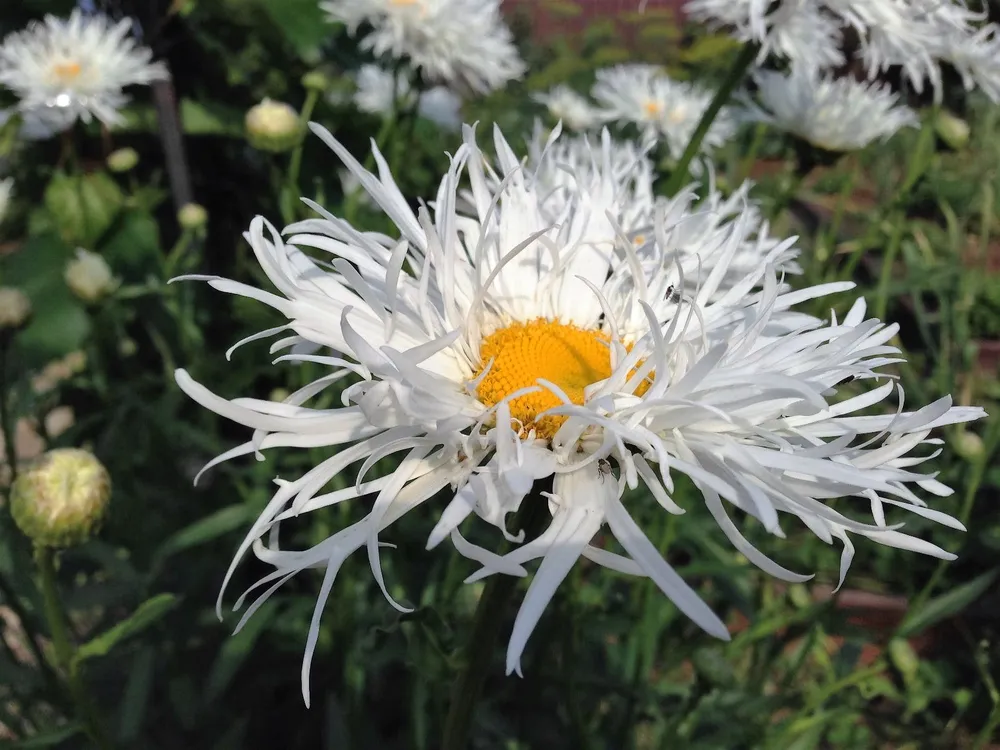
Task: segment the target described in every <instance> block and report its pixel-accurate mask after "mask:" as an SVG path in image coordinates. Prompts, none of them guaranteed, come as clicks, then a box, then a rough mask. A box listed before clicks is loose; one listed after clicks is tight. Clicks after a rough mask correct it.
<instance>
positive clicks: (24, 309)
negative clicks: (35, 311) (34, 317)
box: [0, 286, 31, 330]
mask: <svg viewBox="0 0 1000 750" xmlns="http://www.w3.org/2000/svg"><path fill="white" fill-rule="evenodd" d="M30 315H31V300H29V299H28V295H26V294H25V293H24V292H22V291H21V290H20V289H15V288H14V287H12V286H0V330H16V329H18V328H20V327H21V326H23V325H24V324H25V323H27V322H28V317H29V316H30Z"/></svg>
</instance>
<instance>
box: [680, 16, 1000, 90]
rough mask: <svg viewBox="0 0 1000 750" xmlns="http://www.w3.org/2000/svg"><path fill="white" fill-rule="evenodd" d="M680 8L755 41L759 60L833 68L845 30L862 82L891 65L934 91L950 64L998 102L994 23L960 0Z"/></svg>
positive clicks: (999, 53) (999, 58)
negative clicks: (863, 73) (772, 57)
mask: <svg viewBox="0 0 1000 750" xmlns="http://www.w3.org/2000/svg"><path fill="white" fill-rule="evenodd" d="M685 10H686V11H687V13H688V14H689V15H690V16H691V17H692V18H694V19H695V20H701V21H707V22H709V23H711V24H712V25H713V26H717V27H720V26H721V27H725V28H729V29H731V31H732V33H733V34H734V36H736V38H738V39H740V40H742V41H755V42H757V43H759V44H760V45H761V52H760V58H759V59H761V60H762V59H763V58H764V57H766V56H767V55H769V54H772V53H774V54H777V55H779V56H781V57H786V58H788V59H789V60H791V61H792V63H793V65H794V66H795V67H796V68H800V69H803V70H808V71H813V72H816V71H818V70H820V69H823V68H829V67H835V66H839V65H842V64H843V63H845V62H847V61H846V60H845V59H844V57H843V53H842V51H841V50H842V49H843V39H844V32H845V31H849V32H850V34H851V36H856V37H857V38H858V40H859V42H860V46H859V53H858V54H859V59H861V60H862V61H863V62H864V63H865V65H866V67H867V69H868V78H869V79H872V78H874V77H875V76H876V75H877V74H878V73H880V72H884V71H886V70H887V69H888V68H890V67H892V66H896V65H898V66H901V67H902V69H903V72H904V73H905V74H906V77H907V79H908V80H909V82H910V84H911V85H912V86H913V88H914V89H915V90H916V91H918V92H920V91H922V90H923V88H924V85H925V83H927V82H929V83H930V85H931V88H932V89H934V92H935V94H936V95H937V96H940V94H941V86H942V78H941V67H940V66H941V63H950V64H951V65H953V66H955V68H956V69H957V70H958V71H959V73H961V75H962V78H963V81H964V84H965V88H966V89H968V90H972V89H973V88H975V87H979V88H981V89H982V90H983V91H984V92H985V93H986V95H987V96H989V97H990V99H992V100H993V101H994V102H998V101H1000V27H998V26H997V24H995V23H983V21H984V19H985V18H986V15H985V14H984V13H982V12H980V11H974V10H970V9H969V7H968V4H967V3H966V2H965V0H782V2H780V3H772V2H769V1H767V0H688V2H687V4H686V5H685Z"/></svg>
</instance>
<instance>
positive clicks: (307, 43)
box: [259, 0, 331, 61]
mask: <svg viewBox="0 0 1000 750" xmlns="http://www.w3.org/2000/svg"><path fill="white" fill-rule="evenodd" d="M259 2H260V5H261V7H262V8H263V9H264V10H265V11H266V12H267V14H268V15H269V16H270V17H271V20H272V21H273V22H274V24H275V26H277V27H278V28H279V29H281V31H282V33H283V34H284V35H285V39H287V40H288V43H289V44H290V45H291V46H292V47H293V48H294V49H295V51H296V52H297V53H298V55H299V57H300V58H302V59H304V60H307V61H308V60H311V59H313V58H315V57H316V55H317V53H318V51H319V47H320V45H321V44H322V43H323V42H324V41H326V40H327V39H328V38H329V37H330V29H331V27H330V24H329V22H328V21H327V20H326V17H325V15H324V13H323V11H322V9H321V8H320V7H319V3H317V2H316V1H315V0H259Z"/></svg>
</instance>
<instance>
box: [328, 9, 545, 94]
mask: <svg viewBox="0 0 1000 750" xmlns="http://www.w3.org/2000/svg"><path fill="white" fill-rule="evenodd" d="M320 6H321V7H322V8H323V10H325V11H326V13H327V14H328V15H329V18H330V19H331V20H332V21H336V22H339V23H343V24H344V25H345V26H346V27H347V29H348V31H349V32H350V33H351V34H352V35H353V34H356V33H357V31H358V29H359V27H360V26H361V25H362V24H369V25H370V26H371V27H372V30H371V32H370V33H369V34H367V36H365V37H364V38H363V39H362V40H361V48H362V49H365V50H370V51H371V52H373V53H374V54H376V55H385V56H387V57H390V58H393V59H397V60H402V59H405V60H408V61H409V62H410V63H411V64H412V65H413V67H414V68H416V69H418V70H419V71H420V73H421V75H422V76H423V77H424V79H425V80H426V81H427V82H429V83H445V84H448V85H450V86H452V87H454V88H459V89H463V88H464V89H468V90H469V91H472V92H476V93H480V94H485V93H488V92H490V91H493V90H494V89H498V88H501V87H503V86H504V85H505V84H506V83H507V82H508V81H511V80H515V79H518V78H520V77H521V76H522V75H523V74H524V71H525V65H524V62H523V61H522V60H521V57H520V55H519V54H518V51H517V48H516V47H515V46H514V42H513V39H512V37H511V33H510V29H508V28H507V26H506V24H505V23H504V21H503V18H502V17H501V14H500V3H499V0H326V2H323V3H320Z"/></svg>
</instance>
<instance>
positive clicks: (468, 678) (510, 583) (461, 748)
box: [441, 485, 548, 750]
mask: <svg viewBox="0 0 1000 750" xmlns="http://www.w3.org/2000/svg"><path fill="white" fill-rule="evenodd" d="M547 503H548V501H547V500H546V499H545V497H544V496H543V495H542V494H541V491H540V490H539V489H538V487H537V485H536V488H535V489H534V490H533V491H532V492H531V493H530V494H529V495H528V496H527V497H525V498H524V500H523V501H522V502H521V508H520V509H519V510H518V512H517V515H516V516H515V517H514V523H513V524H511V528H513V529H517V528H521V529H524V533H525V541H529V540H531V539H532V538H534V537H535V536H537V535H538V533H539V532H540V530H541V528H542V526H543V524H544V522H545V519H546V517H547V515H548V511H547V508H546V505H547ZM517 584H518V579H517V578H515V577H514V576H509V575H502V574H495V575H493V576H491V577H490V578H489V579H488V580H487V582H486V587H485V588H484V589H483V594H482V596H481V597H480V598H479V604H478V605H476V614H475V619H474V621H473V624H472V630H471V631H470V633H469V639H468V640H467V641H466V645H465V649H464V659H465V663H464V665H463V667H462V670H461V672H459V674H458V676H457V678H456V679H455V683H454V685H453V687H452V694H451V705H450V706H449V707H448V717H447V718H446V719H445V724H444V740H443V741H442V743H441V750H465V748H466V747H468V743H469V733H470V731H471V730H472V719H473V715H474V713H475V708H476V703H477V702H478V700H479V694H480V693H481V692H482V689H483V684H484V683H485V682H486V676H487V674H488V672H489V668H490V664H491V663H492V661H493V651H494V649H495V647H496V643H497V638H498V637H499V635H500V631H501V629H502V628H503V624H504V618H503V617H502V613H503V611H504V608H505V607H506V605H507V603H508V602H509V601H510V598H511V596H512V594H513V593H514V589H515V588H516V587H517Z"/></svg>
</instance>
